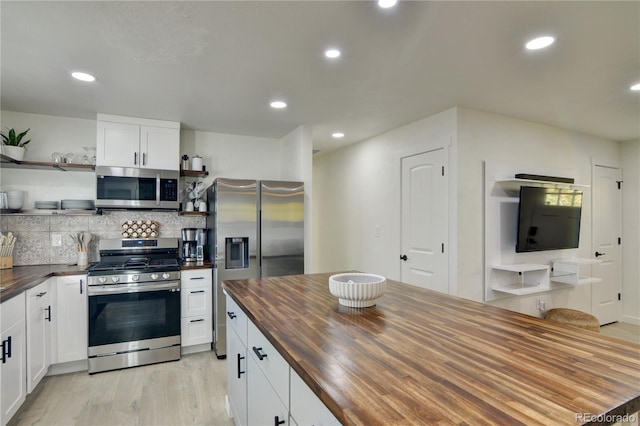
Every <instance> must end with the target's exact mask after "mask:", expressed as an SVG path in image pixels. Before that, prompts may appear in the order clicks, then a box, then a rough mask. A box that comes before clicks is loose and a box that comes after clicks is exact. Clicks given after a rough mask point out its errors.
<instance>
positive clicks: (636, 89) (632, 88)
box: [629, 83, 640, 92]
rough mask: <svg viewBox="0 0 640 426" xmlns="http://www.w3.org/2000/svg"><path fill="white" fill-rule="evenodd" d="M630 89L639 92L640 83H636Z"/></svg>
mask: <svg viewBox="0 0 640 426" xmlns="http://www.w3.org/2000/svg"><path fill="white" fill-rule="evenodd" d="M629 89H631V90H633V91H635V92H639V91H640V83H638V84H634V85H633V86H631V87H630V88H629Z"/></svg>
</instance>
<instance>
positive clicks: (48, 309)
mask: <svg viewBox="0 0 640 426" xmlns="http://www.w3.org/2000/svg"><path fill="white" fill-rule="evenodd" d="M45 311H47V314H48V316H46V317H44V319H46V320H49V322H51V305H49V306H47V307H46V309H45Z"/></svg>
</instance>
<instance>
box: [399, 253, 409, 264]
mask: <svg viewBox="0 0 640 426" xmlns="http://www.w3.org/2000/svg"><path fill="white" fill-rule="evenodd" d="M408 259H409V258H408V257H407V255H406V254H403V255H402V256H400V260H404V261H405V262H406V261H407V260H408Z"/></svg>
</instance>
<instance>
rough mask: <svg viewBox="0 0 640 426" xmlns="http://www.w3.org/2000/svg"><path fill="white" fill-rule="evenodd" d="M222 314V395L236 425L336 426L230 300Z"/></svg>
mask: <svg viewBox="0 0 640 426" xmlns="http://www.w3.org/2000/svg"><path fill="white" fill-rule="evenodd" d="M227 311H229V312H230V313H231V314H232V315H231V316H232V318H231V317H230V322H229V324H230V325H231V327H229V330H228V331H227V396H228V399H229V408H230V410H231V413H230V414H231V415H232V416H233V418H234V420H235V423H236V425H237V426H245V425H251V426H254V425H269V426H271V425H289V424H293V425H296V426H297V425H300V426H303V425H318V426H320V425H339V424H340V422H339V421H338V420H337V419H336V418H335V417H334V416H333V414H332V413H331V411H329V409H328V408H327V407H326V406H325V405H324V403H323V402H322V401H320V399H319V398H318V397H317V396H316V395H315V394H314V393H313V391H312V390H311V389H310V388H309V387H308V386H307V385H306V384H305V383H304V381H303V380H302V379H301V378H300V377H299V376H298V375H297V374H296V373H295V371H294V370H293V369H291V367H290V366H289V364H288V363H287V362H286V360H285V359H284V358H283V357H282V355H280V353H279V352H278V351H277V350H276V349H275V348H274V346H273V345H272V344H271V343H270V342H269V340H268V339H267V338H266V337H265V336H264V335H263V334H262V332H260V330H259V329H258V327H256V325H255V324H254V323H253V322H252V321H250V320H248V318H247V316H246V314H245V313H244V312H243V311H242V310H241V309H240V308H239V307H238V305H237V304H236V303H235V302H234V301H233V299H231V298H230V297H229V296H227Z"/></svg>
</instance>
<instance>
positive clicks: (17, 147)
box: [1, 128, 31, 161]
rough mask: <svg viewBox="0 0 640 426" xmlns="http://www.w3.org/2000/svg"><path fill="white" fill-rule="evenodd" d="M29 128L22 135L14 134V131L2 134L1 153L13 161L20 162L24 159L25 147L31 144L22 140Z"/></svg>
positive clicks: (29, 140)
mask: <svg viewBox="0 0 640 426" xmlns="http://www.w3.org/2000/svg"><path fill="white" fill-rule="evenodd" d="M29 130H31V129H30V128H29V129H27V130H25V131H24V132H22V133H16V131H15V129H9V131H8V132H6V133H2V134H1V136H2V153H3V154H4V155H6V156H7V157H11V158H13V159H14V160H17V161H22V159H23V158H24V151H25V147H24V146H25V145H26V144H28V143H29V142H31V139H27V140H23V139H24V137H25V136H26V134H27V132H28V131H29Z"/></svg>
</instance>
